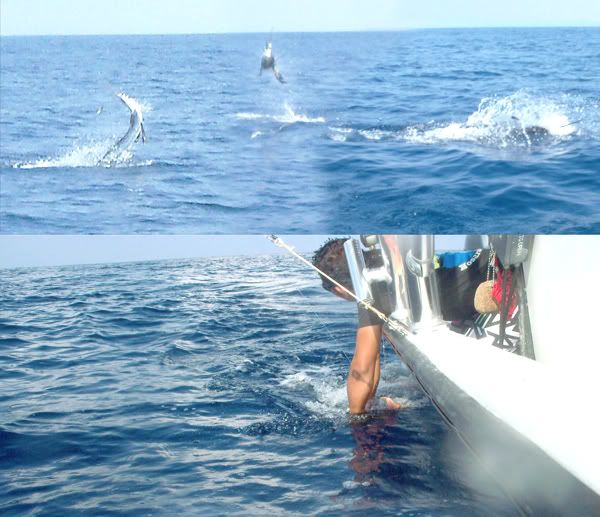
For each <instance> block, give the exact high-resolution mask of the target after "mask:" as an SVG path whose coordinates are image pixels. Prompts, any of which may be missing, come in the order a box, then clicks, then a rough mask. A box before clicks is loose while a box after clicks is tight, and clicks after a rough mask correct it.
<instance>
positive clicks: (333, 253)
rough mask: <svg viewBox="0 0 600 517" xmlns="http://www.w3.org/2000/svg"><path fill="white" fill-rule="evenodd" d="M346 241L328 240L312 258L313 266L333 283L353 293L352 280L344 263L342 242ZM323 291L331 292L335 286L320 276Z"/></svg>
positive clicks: (344, 254) (344, 255) (344, 256)
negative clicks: (337, 283)
mask: <svg viewBox="0 0 600 517" xmlns="http://www.w3.org/2000/svg"><path fill="white" fill-rule="evenodd" d="M346 240H348V239H339V238H338V239H329V240H327V241H326V242H325V243H324V244H323V245H322V246H321V247H320V248H319V249H318V250H317V251H315V254H314V255H313V258H312V263H313V265H314V266H316V267H318V268H319V269H320V270H321V271H323V273H326V274H327V275H329V276H330V277H331V278H333V279H334V280H335V281H337V282H339V283H340V284H342V285H343V286H344V287H345V288H346V289H348V290H349V291H351V292H354V289H353V288H352V278H351V277H350V270H349V269H348V263H347V262H346V253H345V252H344V242H345V241H346ZM321 282H322V283H323V289H326V290H327V291H331V290H332V289H333V288H334V287H335V284H334V283H333V282H331V281H330V280H328V279H327V278H325V277H324V276H323V275H321Z"/></svg>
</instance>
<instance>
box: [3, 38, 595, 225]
mask: <svg viewBox="0 0 600 517" xmlns="http://www.w3.org/2000/svg"><path fill="white" fill-rule="evenodd" d="M268 37H269V35H262V34H238V35H189V36H90V37H2V38H0V52H1V72H2V73H1V74H0V99H1V111H0V115H1V120H0V130H1V156H0V179H1V185H2V192H1V194H2V195H1V203H0V230H1V231H2V232H3V233H74V232H83V233H154V232H159V233H247V232H251V233H262V232H272V231H274V232H288V233H289V232H306V233H331V232H354V233H357V232H372V231H374V230H377V231H378V232H385V231H390V232H398V231H403V232H417V233H425V232H432V233H434V232H438V233H480V232H484V233H486V232H487V233H489V232H498V231H505V232H513V233H514V232H516V231H525V232H532V233H534V232H542V233H546V232H572V233H579V232H598V231H600V174H599V172H600V66H599V65H598V64H599V63H600V29H599V28H586V29H566V28H565V29H561V28H554V29H473V30H462V29H461V30H412V31H404V32H392V33H377V32H374V33H304V34H303V33H294V34H286V33H274V34H273V35H272V40H273V49H274V55H275V57H276V59H277V63H278V66H279V69H280V70H281V73H282V74H283V76H284V78H285V79H286V83H285V84H280V83H279V82H278V81H276V80H275V78H274V76H273V74H271V73H269V72H266V73H263V74H262V75H261V76H259V68H260V57H261V52H262V49H263V46H264V42H265V38H268ZM116 93H126V94H127V95H129V96H131V97H132V98H133V99H135V100H136V101H138V102H139V103H140V105H141V107H142V110H143V116H144V120H145V129H146V134H147V142H146V143H145V144H142V143H141V142H138V143H136V144H133V145H131V146H128V147H127V148H124V149H120V150H119V154H118V156H117V159H115V160H111V161H106V160H103V159H102V158H103V157H104V156H105V155H106V153H107V151H108V150H109V149H110V148H111V146H112V144H113V143H114V142H115V141H116V140H118V139H119V137H121V136H122V135H123V134H124V133H125V132H126V130H127V127H128V124H129V112H128V110H127V108H126V107H125V106H124V105H123V104H121V102H120V101H119V99H118V98H117V97H116V96H115V94H116Z"/></svg>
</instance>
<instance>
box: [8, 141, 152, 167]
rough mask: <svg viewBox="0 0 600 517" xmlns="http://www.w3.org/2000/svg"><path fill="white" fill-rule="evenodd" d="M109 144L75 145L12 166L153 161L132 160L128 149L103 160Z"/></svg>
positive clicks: (140, 164) (128, 164)
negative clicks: (113, 157) (52, 154)
mask: <svg viewBox="0 0 600 517" xmlns="http://www.w3.org/2000/svg"><path fill="white" fill-rule="evenodd" d="M111 146H112V141H111V142H99V143H93V144H90V145H83V146H76V147H75V148H74V149H71V150H70V151H67V152H66V153H64V154H62V155H60V156H56V157H45V158H40V159H38V160H33V161H30V162H17V163H15V164H14V165H13V168H15V169H25V170H28V169H52V168H77V167H145V166H148V165H152V163H153V160H144V161H141V162H135V163H134V162H132V158H133V153H132V152H131V150H129V149H123V150H121V151H120V152H119V154H118V156H117V157H116V159H115V160H114V161H113V162H111V163H108V162H103V161H102V158H103V157H104V155H105V154H106V152H107V150H108V149H110V148H111Z"/></svg>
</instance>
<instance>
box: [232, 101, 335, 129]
mask: <svg viewBox="0 0 600 517" xmlns="http://www.w3.org/2000/svg"><path fill="white" fill-rule="evenodd" d="M283 108H284V113H281V114H278V115H273V114H267V113H255V112H240V113H236V114H235V118H237V119H238V120H271V121H273V122H278V123H280V124H296V123H298V122H301V123H304V124H323V123H325V122H326V120H325V118H324V117H310V116H309V115H305V114H303V113H297V112H296V111H295V110H294V108H292V107H291V106H290V105H289V104H288V103H285V104H284V105H283Z"/></svg>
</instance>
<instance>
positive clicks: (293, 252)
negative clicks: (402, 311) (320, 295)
mask: <svg viewBox="0 0 600 517" xmlns="http://www.w3.org/2000/svg"><path fill="white" fill-rule="evenodd" d="M267 238H268V239H269V240H270V241H271V242H272V243H273V244H275V245H276V246H279V247H280V248H283V249H285V250H286V251H287V252H288V253H290V254H291V255H293V256H294V257H296V258H297V259H298V260H300V261H301V262H303V263H304V264H306V265H307V266H308V267H310V268H311V269H314V270H315V271H316V272H317V273H319V275H321V276H322V277H324V278H326V279H327V280H329V281H330V282H332V283H333V284H334V285H336V286H337V287H339V288H340V289H341V290H342V291H344V292H345V293H346V294H348V295H350V296H351V297H352V298H353V299H354V300H356V301H357V302H358V303H359V304H360V305H361V306H362V307H364V308H365V309H367V310H370V311H371V312H372V313H373V314H375V315H376V316H377V317H378V318H379V319H380V320H381V321H383V322H384V323H386V324H387V325H388V326H389V327H390V328H391V329H392V330H395V331H397V332H399V333H400V334H401V335H402V336H406V334H407V333H408V332H407V330H406V329H405V328H403V327H402V326H400V323H398V322H396V321H394V320H391V319H390V318H388V317H387V316H386V315H385V314H384V313H383V312H381V311H380V310H379V309H377V308H376V307H373V305H371V304H370V303H369V302H368V301H366V300H361V299H360V298H359V297H358V296H356V295H355V294H354V293H353V292H352V291H350V290H349V289H347V288H346V287H344V286H343V285H342V284H340V283H339V282H338V281H337V280H335V279H334V278H331V277H330V276H329V275H328V274H327V273H324V272H323V271H321V270H320V269H319V268H318V267H317V266H315V265H314V264H312V263H311V262H309V261H308V260H306V259H305V258H304V257H303V256H302V255H300V254H299V253H298V252H297V251H296V250H295V249H294V248H292V247H291V246H290V245H288V244H286V243H285V242H284V241H283V239H281V238H280V237H277V236H276V235H268V236H267Z"/></svg>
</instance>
